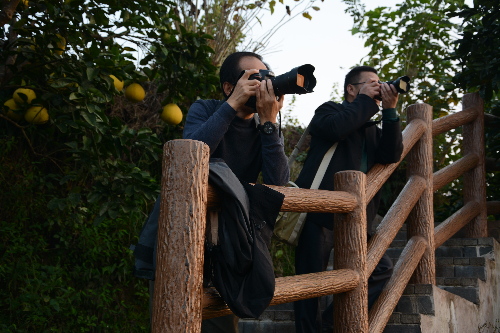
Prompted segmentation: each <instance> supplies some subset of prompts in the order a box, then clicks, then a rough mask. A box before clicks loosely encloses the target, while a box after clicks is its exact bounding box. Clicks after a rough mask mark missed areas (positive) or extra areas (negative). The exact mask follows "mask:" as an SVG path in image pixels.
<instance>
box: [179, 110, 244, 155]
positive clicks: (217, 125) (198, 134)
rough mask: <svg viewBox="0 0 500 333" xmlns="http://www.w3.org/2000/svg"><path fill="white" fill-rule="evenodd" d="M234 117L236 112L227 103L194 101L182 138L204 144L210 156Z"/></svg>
mask: <svg viewBox="0 0 500 333" xmlns="http://www.w3.org/2000/svg"><path fill="white" fill-rule="evenodd" d="M210 102H211V103H210ZM235 116H236V111H235V110H234V109H233V108H232V107H231V106H230V105H229V104H228V103H227V102H222V103H221V102H218V101H215V100H214V101H203V100H200V101H196V102H194V103H193V105H191V107H190V108H189V111H188V114H187V117H186V124H185V125H184V132H183V135H182V137H183V138H184V139H192V140H199V141H202V142H205V143H206V144H207V145H208V146H209V147H210V154H212V153H213V152H214V151H215V149H216V148H217V146H218V145H219V143H220V141H221V140H222V138H223V137H224V134H226V132H227V130H228V128H229V125H230V124H231V121H232V120H233V119H234V117H235Z"/></svg>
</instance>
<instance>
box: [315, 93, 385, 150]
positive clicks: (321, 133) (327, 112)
mask: <svg viewBox="0 0 500 333" xmlns="http://www.w3.org/2000/svg"><path fill="white" fill-rule="evenodd" d="M378 110H379V108H378V105H377V103H375V101H374V100H373V99H372V98H370V97H369V96H367V95H363V94H361V95H358V97H356V99H355V100H354V101H353V102H352V103H349V104H348V105H341V104H336V103H333V102H327V103H324V104H323V105H321V106H320V107H319V108H318V109H317V110H316V113H315V114H314V117H313V119H312V120H311V127H310V129H311V133H312V134H314V135H316V136H318V137H320V138H321V139H323V140H325V141H328V142H332V143H333V142H337V141H340V140H343V139H345V138H346V137H348V136H349V135H350V134H351V133H352V132H354V131H356V130H357V129H359V128H360V127H362V126H363V125H364V124H365V123H366V122H367V121H368V120H370V118H371V117H373V115H375V114H376V113H377V112H378Z"/></svg>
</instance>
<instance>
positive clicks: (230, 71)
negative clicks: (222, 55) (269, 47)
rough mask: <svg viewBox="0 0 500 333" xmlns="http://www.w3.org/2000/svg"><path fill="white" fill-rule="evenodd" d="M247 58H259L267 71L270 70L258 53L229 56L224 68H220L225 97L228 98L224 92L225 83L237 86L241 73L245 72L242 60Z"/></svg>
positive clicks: (240, 53) (238, 53)
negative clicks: (242, 67) (241, 63)
mask: <svg viewBox="0 0 500 333" xmlns="http://www.w3.org/2000/svg"><path fill="white" fill-rule="evenodd" d="M245 57H254V58H257V59H259V60H260V61H262V63H263V64H264V65H265V66H266V68H267V69H269V65H268V64H266V63H265V62H264V60H262V56H261V55H259V54H257V53H254V52H246V51H243V52H234V53H232V54H230V55H228V56H227V58H226V59H225V60H224V62H223V63H222V66H221V67H220V71H219V81H220V88H221V90H222V94H223V95H224V97H227V96H226V94H225V92H224V82H229V83H231V84H233V85H235V84H236V82H237V81H238V78H239V76H240V73H241V71H242V70H243V69H241V67H240V61H241V59H242V58H245Z"/></svg>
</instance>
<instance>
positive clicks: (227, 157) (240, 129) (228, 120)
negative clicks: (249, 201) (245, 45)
mask: <svg viewBox="0 0 500 333" xmlns="http://www.w3.org/2000/svg"><path fill="white" fill-rule="evenodd" d="M261 69H269V68H268V67H267V65H266V64H264V62H263V61H262V57H261V56H260V55H258V54H255V53H252V52H236V53H233V54H231V55H229V56H228V57H227V58H226V60H225V61H224V63H223V64H222V66H221V69H220V84H221V88H222V93H223V95H224V97H225V100H222V101H219V100H198V101H196V102H195V103H194V104H193V105H192V106H191V108H190V109H189V112H188V114H187V117H186V124H185V127H184V133H183V137H184V138H185V139H193V140H199V141H203V142H205V143H206V144H207V145H208V146H209V147H210V156H211V157H218V158H222V159H223V160H224V161H225V162H226V164H227V165H228V166H229V168H230V169H231V170H232V171H233V172H234V174H235V175H236V176H237V177H238V178H239V179H240V180H243V181H246V182H249V183H255V182H256V181H257V177H258V175H259V173H260V172H262V178H263V181H264V183H265V184H269V185H284V184H286V183H287V182H288V179H289V169H288V164H287V158H286V155H285V151H284V144H283V138H282V137H280V133H279V130H278V124H277V123H276V116H277V115H278V112H279V111H280V110H281V108H282V107H283V99H284V96H280V97H279V98H278V99H277V98H276V96H275V93H274V90H273V84H272V82H271V80H265V79H260V77H259V76H258V75H259V74H258V73H259V70H261ZM249 100H253V101H254V103H255V104H254V105H255V107H254V106H253V105H249V104H252V103H249ZM255 114H257V115H258V117H255V116H254V115H255Z"/></svg>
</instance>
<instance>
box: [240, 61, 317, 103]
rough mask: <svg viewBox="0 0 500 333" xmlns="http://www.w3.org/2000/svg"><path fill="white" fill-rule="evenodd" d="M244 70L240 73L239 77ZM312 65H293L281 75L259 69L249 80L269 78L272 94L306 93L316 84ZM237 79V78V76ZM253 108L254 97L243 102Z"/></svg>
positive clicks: (311, 90)
mask: <svg viewBox="0 0 500 333" xmlns="http://www.w3.org/2000/svg"><path fill="white" fill-rule="evenodd" d="M244 72H245V71H243V72H242V73H241V74H240V77H241V76H242V75H243V73H244ZM313 72H314V66H313V65H310V64H306V65H302V66H299V67H295V68H293V69H292V70H290V71H289V72H287V73H285V74H281V75H278V76H276V75H274V72H273V71H270V70H267V69H261V70H259V72H258V73H255V74H252V75H250V77H249V78H248V79H249V80H259V81H262V80H268V79H269V80H271V82H272V84H273V91H274V94H275V95H276V96H278V97H280V96H283V95H286V94H307V93H310V92H313V88H314V87H315V86H316V78H315V77H314V75H313ZM238 79H239V78H238ZM245 105H247V106H249V107H251V108H253V109H255V108H256V98H255V97H254V96H252V97H250V98H249V99H248V102H247V103H246V104H245Z"/></svg>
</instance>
